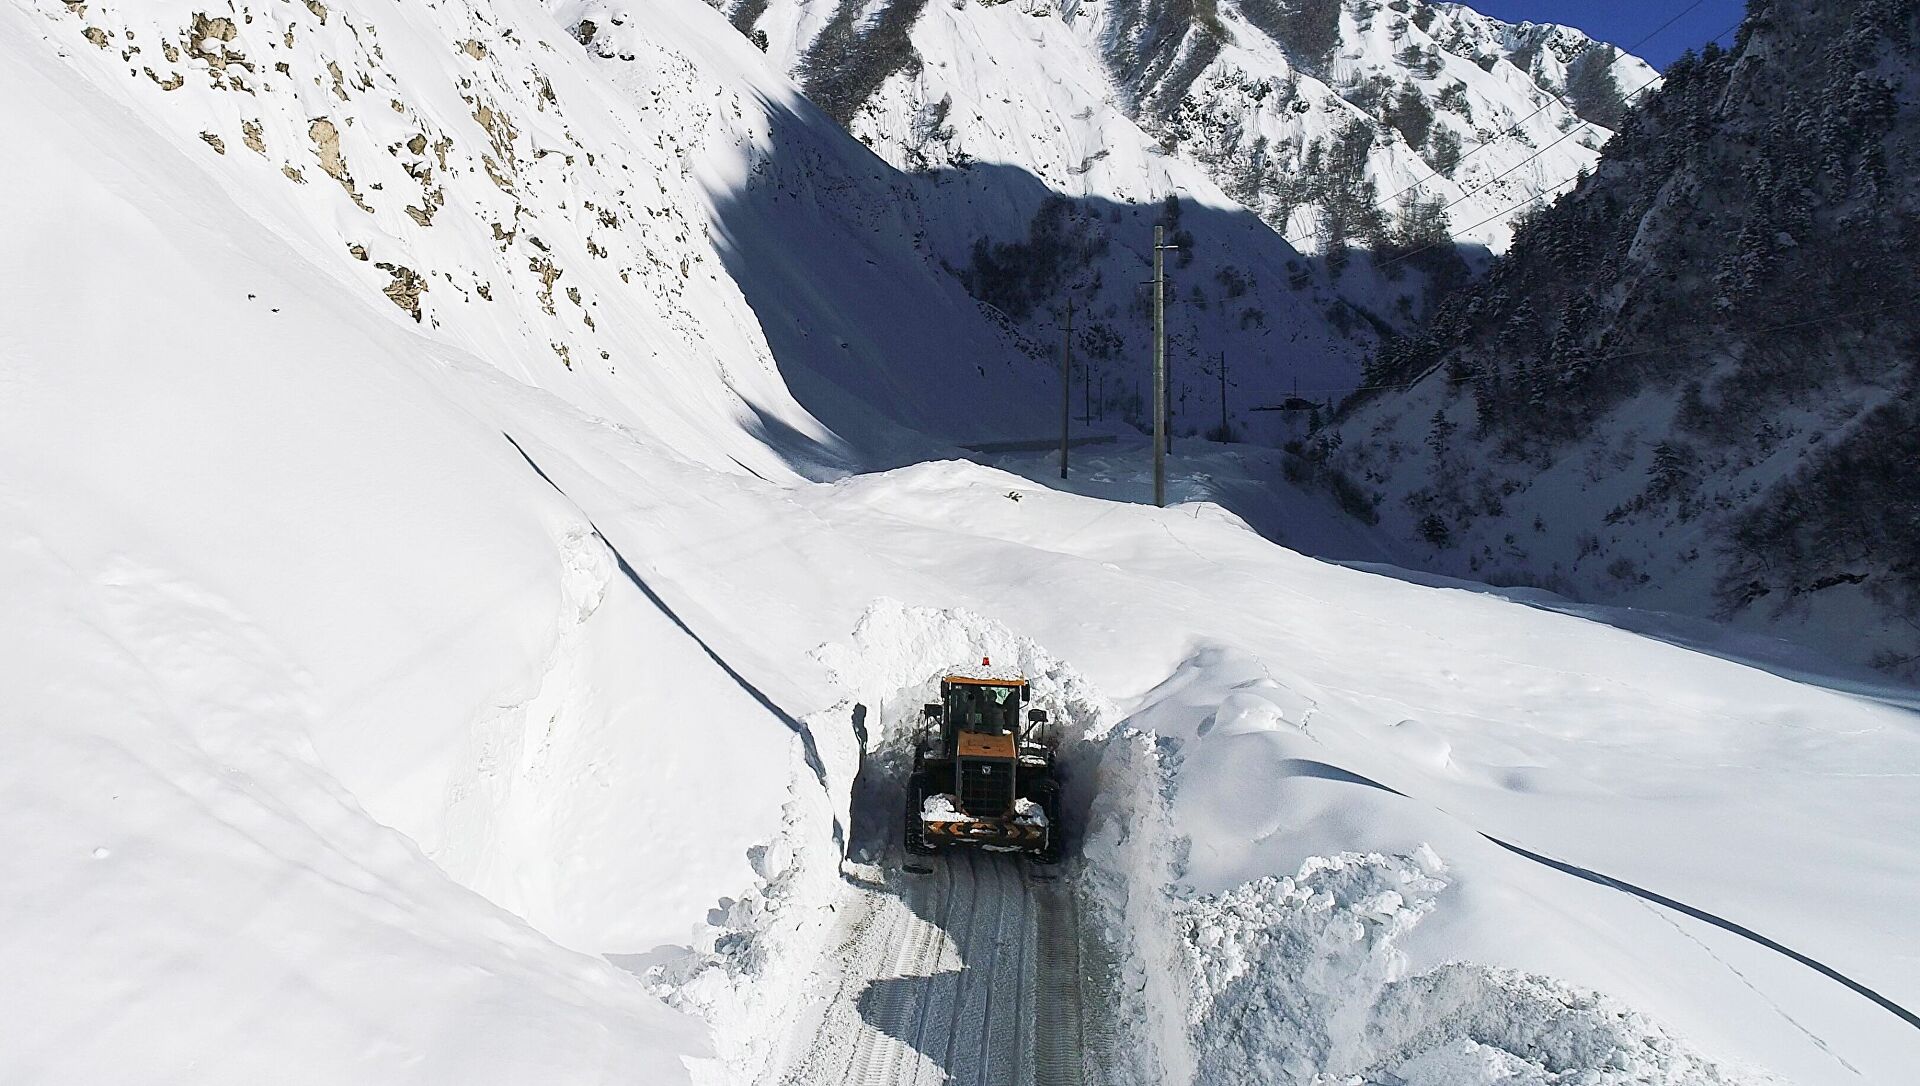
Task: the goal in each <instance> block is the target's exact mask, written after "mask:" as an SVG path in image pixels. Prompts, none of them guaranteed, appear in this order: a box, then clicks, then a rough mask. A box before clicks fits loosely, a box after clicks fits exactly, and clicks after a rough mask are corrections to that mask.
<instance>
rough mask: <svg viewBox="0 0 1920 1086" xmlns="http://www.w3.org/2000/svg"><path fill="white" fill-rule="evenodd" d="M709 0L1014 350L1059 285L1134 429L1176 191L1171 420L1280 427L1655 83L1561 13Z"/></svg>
mask: <svg viewBox="0 0 1920 1086" xmlns="http://www.w3.org/2000/svg"><path fill="white" fill-rule="evenodd" d="M719 6H720V7H721V8H722V9H723V10H725V11H726V12H727V13H728V15H729V17H730V19H731V21H732V22H733V24H734V25H735V27H736V28H738V29H739V30H740V31H741V32H742V33H743V35H746V36H749V37H750V38H751V39H752V40H754V41H755V42H757V43H759V44H761V45H763V46H764V47H765V48H766V50H767V53H768V57H769V58H770V59H771V60H772V61H773V62H774V63H775V64H776V65H777V66H779V67H781V68H784V69H785V70H787V71H789V72H791V73H792V74H793V75H794V78H795V79H796V80H797V81H799V82H800V83H801V84H802V85H803V87H804V88H805V89H806V91H807V92H808V94H809V95H810V96H811V97H812V98H813V99H814V101H815V102H817V103H818V104H819V105H820V106H821V107H822V108H823V109H824V110H825V111H826V112H827V113H828V114H830V115H831V116H833V117H834V118H835V119H836V120H838V121H840V122H841V123H842V124H844V125H845V126H846V127H847V129H848V130H849V131H851V132H853V133H854V134H855V135H857V136H858V137H859V138H860V140H861V141H862V142H864V143H865V144H867V145H868V146H870V147H871V148H873V150H874V151H875V153H877V154H878V155H879V156H880V157H882V158H883V159H885V160H886V161H887V162H888V163H890V164H891V165H893V166H895V167H897V168H899V169H900V170H902V171H905V173H906V174H907V175H908V181H909V182H910V183H911V185H912V187H913V189H914V190H915V191H916V193H917V194H918V195H917V202H918V203H919V205H920V206H921V207H922V209H923V211H922V213H921V222H922V223H923V224H924V226H925V235H924V237H922V238H921V243H922V244H923V245H924V246H925V247H926V248H927V250H928V251H929V252H930V253H932V254H935V255H936V256H937V257H938V259H940V260H941V261H942V262H943V263H945V264H947V265H949V266H950V267H953V268H954V269H955V270H956V271H957V273H958V274H959V275H960V277H961V279H962V280H963V281H964V282H965V283H966V285H967V287H968V289H969V291H970V292H971V293H972V294H973V295H974V296H975V297H976V298H979V299H981V300H982V301H984V302H987V303H989V304H991V305H993V306H994V307H995V308H996V309H997V310H998V311H1000V312H1002V313H1004V314H1006V315H1007V317H1008V318H1009V319H1010V321H1011V323H1012V324H1013V325H1014V326H1015V327H1017V328H1019V329H1020V330H1021V332H1022V333H1023V334H1024V335H1025V336H1026V338H1027V339H1028V341H1029V342H1030V343H1031V344H1033V345H1034V346H1035V348H1036V351H1049V350H1055V349H1057V347H1055V345H1056V344H1059V343H1060V342H1062V340H1063V338H1064V337H1065V336H1066V333H1067V329H1066V326H1065V310H1066V308H1067V307H1068V305H1069V304H1072V305H1073V306H1074V307H1075V308H1076V309H1077V311H1078V312H1079V314H1080V315H1081V318H1082V319H1081V320H1080V322H1079V324H1078V326H1077V331H1076V332H1075V334H1074V342H1075V345H1076V352H1077V354H1078V355H1079V356H1080V358H1081V359H1082V360H1083V365H1084V367H1085V372H1084V375H1083V376H1081V377H1080V378H1079V380H1080V382H1081V383H1082V384H1083V385H1084V386H1085V387H1084V388H1083V389H1082V390H1081V394H1080V395H1078V396H1076V398H1075V399H1076V404H1077V405H1079V408H1080V412H1079V413H1080V414H1083V415H1088V416H1092V419H1091V420H1090V421H1099V422H1125V423H1127V424H1130V425H1133V426H1145V425H1150V421H1151V420H1150V419H1149V418H1148V417H1147V416H1148V414H1149V412H1148V411H1147V409H1146V406H1147V405H1146V400H1148V399H1150V397H1149V396H1147V395H1146V391H1145V389H1143V388H1142V387H1141V385H1140V383H1139V377H1138V374H1139V367H1138V366H1137V365H1136V364H1135V363H1136V360H1138V359H1140V358H1143V357H1146V356H1147V355H1148V354H1149V353H1150V351H1151V347H1150V334H1151V326H1150V320H1149V310H1148V307H1147V303H1146V299H1145V298H1144V297H1143V296H1142V292H1141V290H1140V288H1139V286H1138V284H1139V283H1140V281H1142V280H1144V279H1146V278H1149V277H1150V274H1151V273H1150V260H1149V259H1148V257H1149V255H1150V250H1149V248H1148V246H1149V245H1150V242H1151V235H1150V233H1149V231H1150V228H1151V225H1152V221H1153V220H1152V219H1151V218H1149V216H1151V215H1153V209H1154V208H1155V207H1157V206H1158V205H1159V204H1160V203H1161V201H1162V200H1164V199H1166V198H1168V197H1170V196H1174V195H1177V196H1178V197H1179V198H1180V200H1181V202H1182V206H1183V208H1185V209H1186V210H1185V214H1184V217H1183V218H1181V219H1180V220H1178V221H1175V220H1174V219H1173V218H1172V217H1171V216H1167V215H1162V216H1160V218H1161V219H1162V220H1163V221H1164V222H1165V224H1166V226H1167V228H1168V233H1169V235H1171V236H1173V239H1174V241H1175V242H1176V243H1178V244H1181V245H1183V246H1184V247H1185V250H1184V251H1183V252H1181V253H1180V254H1179V255H1178V259H1177V267H1176V269H1175V273H1174V276H1175V289H1174V293H1173V297H1172V302H1173V305H1172V308H1171V310H1170V316H1169V321H1170V324H1169V327H1170V328H1171V341H1172V347H1171V351H1172V358H1173V359H1174V363H1173V374H1174V376H1173V386H1174V388H1173V398H1174V404H1175V405H1174V416H1175V417H1174V424H1173V425H1174V430H1175V432H1176V433H1177V434H1181V435H1186V436H1199V435H1204V434H1207V433H1209V432H1216V431H1217V430H1218V428H1219V427H1220V426H1221V425H1222V422H1221V418H1222V414H1223V411H1222V408H1223V406H1224V409H1225V410H1224V415H1225V419H1226V421H1225V425H1226V426H1227V427H1228V428H1229V429H1230V431H1231V432H1232V433H1234V434H1235V435H1237V436H1241V437H1249V438H1252V439H1254V440H1258V441H1264V442H1269V443H1272V444H1275V445H1278V444H1280V443H1281V442H1282V441H1284V440H1287V439H1288V438H1291V437H1297V436H1299V426H1298V425H1297V423H1298V422H1300V421H1304V420H1282V419H1279V418H1278V417H1276V416H1273V415H1261V414H1258V413H1256V412H1255V411H1254V409H1255V408H1260V407H1270V406H1273V405H1276V404H1279V403H1281V402H1283V401H1285V400H1287V399H1288V398H1289V396H1290V395H1291V393H1292V390H1294V389H1298V388H1302V387H1305V388H1309V389H1345V388H1350V387H1352V386H1354V385H1355V384H1357V383H1358V379H1359V371H1358V362H1359V360H1360V359H1361V358H1363V357H1365V356H1366V355H1368V354H1370V353H1372V352H1373V351H1374V350H1375V349H1376V347H1377V345H1378V336H1379V334H1380V332H1381V330H1383V329H1397V330H1406V329H1407V328H1408V327H1410V326H1411V323H1412V321H1413V319H1414V318H1415V316H1416V315H1417V314H1419V313H1420V312H1421V311H1422V310H1423V309H1424V307H1425V306H1426V305H1427V304H1429V303H1430V302H1431V300H1432V298H1433V296H1434V295H1435V293H1436V292H1437V291H1438V290H1440V289H1441V288H1443V287H1444V286H1446V285H1449V284H1453V283H1457V282H1458V281H1460V280H1461V279H1462V278H1464V277H1465V276H1466V275H1467V274H1468V271H1469V266H1468V264H1467V263H1465V262H1463V261H1462V260H1461V259H1460V258H1459V257H1457V256H1456V255H1455V251H1454V250H1453V248H1452V247H1451V246H1444V245H1443V246H1441V247H1439V248H1429V247H1428V246H1430V245H1431V244H1432V243H1434V242H1436V241H1438V242H1445V241H1447V240H1449V239H1457V240H1458V241H1459V242H1460V243H1461V245H1462V246H1463V249H1462V250H1461V251H1462V252H1464V253H1465V254H1466V255H1467V256H1468V257H1469V258H1470V259H1473V260H1477V259H1478V254H1481V253H1484V252H1485V251H1487V250H1488V249H1492V250H1499V249H1503V248H1504V247H1505V244H1506V239H1507V237H1508V225H1507V224H1508V220H1509V218H1510V212H1511V211H1512V209H1513V208H1514V206H1515V205H1516V204H1519V203H1523V202H1524V201H1526V200H1527V199H1528V198H1529V197H1534V196H1543V195H1550V194H1552V193H1555V192H1558V191H1561V190H1563V189H1564V187H1565V186H1566V185H1567V184H1569V183H1571V181H1572V180H1573V178H1574V177H1575V176H1576V175H1577V174H1578V173H1579V172H1580V171H1581V170H1583V169H1588V168H1590V167H1591V166H1592V165H1593V163H1594V161H1595V160H1596V149H1597V148H1598V147H1599V146H1600V145H1601V144H1602V143H1603V142H1604V141H1605V140H1606V138H1607V137H1608V135H1609V132H1608V130H1607V128H1606V127H1604V125H1602V124H1600V123H1597V122H1596V121H1595V118H1596V117H1599V116H1604V117H1605V118H1606V119H1607V120H1608V121H1613V120H1614V119H1615V117H1616V115H1617V113H1618V109H1619V102H1620V101H1621V100H1622V98H1623V96H1626V95H1629V94H1631V93H1632V92H1634V91H1636V90H1638V89H1641V88H1644V87H1645V86H1647V85H1648V84H1649V83H1650V82H1651V81H1652V80H1653V79H1654V76H1653V73H1652V70H1651V69H1649V68H1648V67H1647V66H1646V65H1645V64H1644V63H1642V62H1640V61H1639V60H1638V59H1636V58H1633V57H1628V56H1622V55H1619V54H1618V53H1617V52H1615V51H1613V50H1612V49H1611V48H1610V47H1605V46H1601V45H1599V44H1597V43H1594V42H1592V41H1590V40H1589V39H1587V38H1585V37H1584V36H1582V35H1580V34H1579V33H1578V32H1577V31H1573V30H1570V29H1568V28H1564V27H1552V26H1533V25H1524V26H1511V25H1508V24H1504V23H1500V22H1498V21H1496V20H1491V19H1487V18H1485V17H1483V16H1480V15H1478V14H1477V13H1474V12H1472V11H1470V10H1467V9H1464V8H1457V7H1452V6H1448V5H1440V6H1431V5H1426V4H1420V5H1408V4H1401V5H1398V6H1397V7H1387V8H1382V7H1380V6H1379V5H1377V4H1344V5H1343V4H1341V3H1338V2H1331V3H1307V4H1299V5H1288V4H1271V3H1261V4H1243V5H1237V6H1233V7H1228V8H1221V9H1219V10H1214V9H1213V8H1211V7H1206V8H1204V9H1203V8H1202V7H1195V6H1192V5H1185V4H1152V5H1140V4H1135V3H1117V4H1099V5H1094V4H1085V5H1080V4H1064V5H1054V4H1050V3H1048V4H1033V3H978V2H972V3H955V4H946V3H941V4H927V3H922V2H920V0H900V2H898V3H886V4H881V5H874V4H868V3H863V2H860V0H844V2H837V0H836V2H829V0H773V2H771V3H769V2H767V0H741V2H739V3H723V4H721V5H719ZM608 10H611V11H616V12H619V11H625V10H626V9H625V8H623V7H621V6H619V5H608ZM605 21H606V20H605V19H600V20H599V22H601V23H604V22H605ZM628 21H629V22H632V23H635V24H636V25H637V24H638V23H639V22H640V21H642V20H640V19H639V17H638V16H637V15H636V16H633V17H632V18H631V19H630V20H628ZM1582 73H1584V74H1582ZM1570 87H1571V89H1569V88H1570ZM1570 103H1572V104H1579V103H1585V105H1586V109H1587V116H1586V118H1585V119H1583V118H1582V117H1581V116H1580V115H1578V114H1576V113H1575V112H1574V110H1573V108H1571V107H1570ZM1262 224H1264V225H1265V228H1264V229H1263V228H1262ZM1449 224H1451V225H1449ZM1355 250H1365V251H1369V252H1371V253H1372V254H1374V255H1373V256H1372V258H1371V259H1367V258H1358V259H1354V258H1352V257H1350V253H1351V252H1353V251H1355ZM1416 250H1417V251H1416ZM1377 263H1385V264H1386V265H1387V266H1386V267H1385V268H1384V269H1376V267H1375V266H1374V265H1375V264H1377ZM1013 264H1023V265H1025V268H1024V270H1023V271H1022V272H1013V271H1011V270H1010V269H1009V265H1013ZM1222 354H1224V355H1225V358H1226V361H1225V365H1226V369H1227V370H1228V381H1227V382H1226V385H1227V387H1226V388H1225V390H1224V395H1223V393H1222V390H1221V388H1220V382H1219V380H1218V377H1219V370H1220V366H1221V362H1220V356H1221V355H1222ZM1222 400H1224V401H1225V403H1224V405H1223V403H1222Z"/></svg>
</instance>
